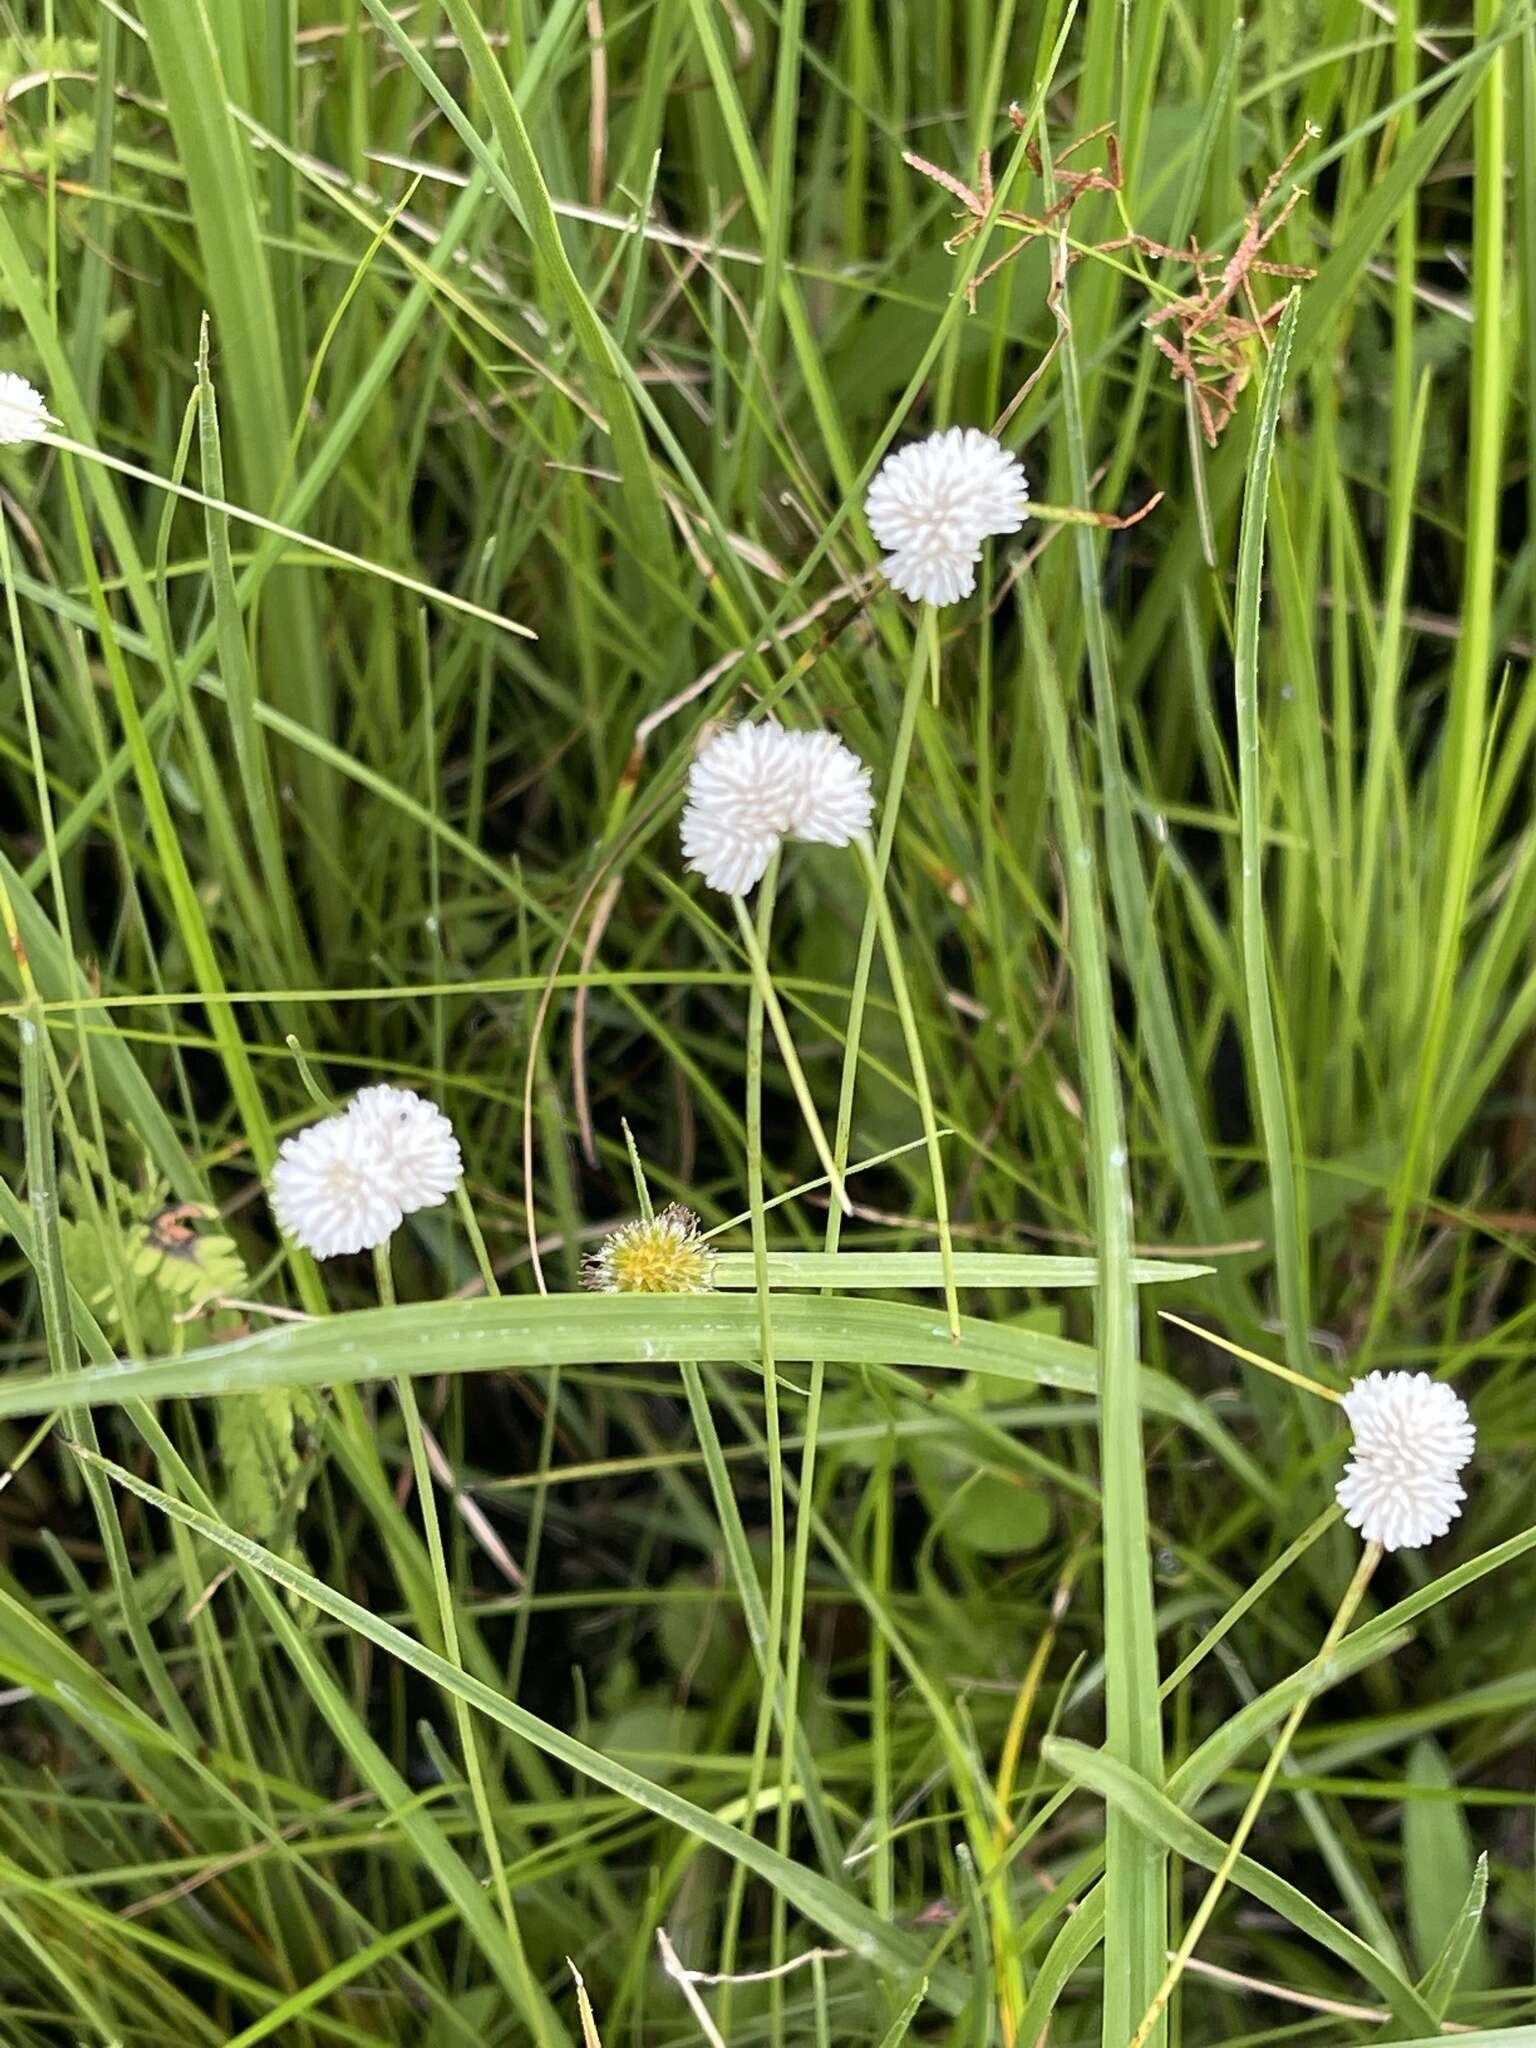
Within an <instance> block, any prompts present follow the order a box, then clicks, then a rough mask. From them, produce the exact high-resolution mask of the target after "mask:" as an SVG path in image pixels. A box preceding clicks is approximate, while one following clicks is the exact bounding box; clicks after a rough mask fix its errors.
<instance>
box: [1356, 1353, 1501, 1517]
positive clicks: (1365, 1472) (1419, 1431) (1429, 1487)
mask: <svg viewBox="0 0 1536 2048" xmlns="http://www.w3.org/2000/svg"><path fill="white" fill-rule="evenodd" d="M1344 1412H1345V1414H1346V1415H1347V1416H1348V1417H1349V1421H1350V1427H1351V1428H1352V1429H1353V1430H1354V1433H1355V1441H1354V1445H1353V1452H1354V1455H1353V1456H1352V1457H1351V1459H1350V1461H1349V1463H1348V1464H1347V1465H1346V1466H1345V1468H1344V1477H1343V1478H1342V1479H1341V1480H1340V1481H1339V1484H1338V1488H1337V1497H1338V1502H1339V1505H1340V1507H1341V1508H1343V1510H1344V1519H1345V1520H1346V1521H1347V1522H1348V1523H1349V1525H1350V1527H1351V1528H1352V1529H1358V1530H1359V1531H1360V1534H1361V1535H1362V1536H1363V1537H1364V1538H1365V1540H1366V1542H1367V1543H1379V1544H1380V1545H1381V1547H1382V1549H1383V1550H1417V1549H1418V1548H1419V1547H1420V1546H1421V1545H1422V1544H1425V1543H1428V1542H1429V1541H1430V1540H1431V1539H1432V1538H1433V1537H1436V1536H1443V1535H1444V1534H1445V1532H1446V1530H1447V1529H1449V1528H1450V1526H1451V1524H1452V1522H1454V1521H1455V1519H1456V1517H1457V1516H1458V1515H1459V1514H1460V1513H1461V1504H1462V1502H1463V1501H1464V1500H1465V1499H1466V1497H1467V1496H1466V1493H1465V1491H1464V1489H1463V1488H1462V1487H1461V1485H1460V1484H1459V1482H1458V1478H1457V1475H1458V1474H1459V1473H1460V1471H1461V1468H1462V1466H1463V1465H1465V1464H1466V1462H1467V1460H1468V1459H1469V1458H1470V1457H1471V1455H1472V1453H1473V1450H1474V1449H1475V1448H1476V1445H1477V1431H1476V1429H1475V1428H1474V1427H1473V1424H1472V1417H1471V1416H1470V1415H1469V1414H1468V1412H1467V1404H1466V1402H1465V1401H1463V1400H1462V1398H1461V1396H1460V1395H1459V1394H1457V1393H1454V1392H1453V1391H1452V1390H1451V1388H1450V1387H1448V1386H1447V1385H1446V1384H1445V1382H1444V1381H1443V1380H1433V1379H1431V1378H1430V1376H1429V1374H1428V1373H1424V1372H1373V1373H1372V1374H1371V1375H1370V1376H1369V1378H1367V1379H1363V1380H1356V1381H1355V1383H1354V1385H1353V1386H1352V1387H1351V1388H1350V1390H1349V1392H1348V1393H1347V1394H1346V1395H1345V1396H1344Z"/></svg>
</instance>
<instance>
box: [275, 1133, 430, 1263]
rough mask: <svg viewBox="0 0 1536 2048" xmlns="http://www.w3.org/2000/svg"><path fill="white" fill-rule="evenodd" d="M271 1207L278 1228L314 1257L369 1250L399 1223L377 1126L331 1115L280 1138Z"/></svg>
mask: <svg viewBox="0 0 1536 2048" xmlns="http://www.w3.org/2000/svg"><path fill="white" fill-rule="evenodd" d="M272 1210H273V1213H274V1215H275V1216H276V1217H277V1220H278V1223H279V1225H280V1226H281V1228H282V1230H283V1233H284V1235H285V1236H287V1237H291V1238H292V1239H293V1241H294V1243H295V1244H296V1245H298V1247H299V1249H300V1250H301V1251H306V1252H313V1253H314V1255H315V1257H316V1258H317V1259H334V1258H336V1257H338V1256H339V1255H340V1254H341V1253H342V1252H366V1251H372V1250H373V1249H374V1247H375V1246H376V1245H381V1244H385V1243H387V1242H388V1240H389V1238H390V1237H391V1236H392V1234H393V1233H394V1232H395V1231H396V1230H398V1229H399V1227H400V1216H401V1211H400V1204H399V1203H398V1202H397V1201H396V1200H395V1198H394V1195H393V1193H392V1192H391V1188H390V1181H389V1173H388V1162H387V1160H386V1158H385V1153H384V1147H383V1144H382V1141H381V1140H380V1137H379V1135H378V1132H377V1131H376V1130H374V1129H372V1128H371V1127H370V1126H369V1124H368V1123H367V1122H365V1121H362V1120H360V1119H358V1118H356V1117H352V1116H328V1117H324V1118H322V1120H321V1121H320V1122H319V1123H317V1124H311V1125H310V1126H309V1128H308V1129H307V1130H303V1131H299V1132H296V1133H295V1135H294V1136H293V1137H291V1138H285V1139H284V1140H283V1142H282V1144H281V1146H280V1147H279V1148H278V1154H277V1161H276V1164H275V1165H274V1166H273V1168H272Z"/></svg>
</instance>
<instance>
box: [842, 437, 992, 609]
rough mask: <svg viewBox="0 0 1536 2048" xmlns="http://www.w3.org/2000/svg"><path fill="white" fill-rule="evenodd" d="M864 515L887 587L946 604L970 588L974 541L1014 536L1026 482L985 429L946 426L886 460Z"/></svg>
mask: <svg viewBox="0 0 1536 2048" xmlns="http://www.w3.org/2000/svg"><path fill="white" fill-rule="evenodd" d="M864 515H865V517H866V518H867V519H868V521H869V527H870V531H871V533H873V535H874V536H875V539H876V540H877V541H878V542H879V544H880V546H881V547H882V548H884V549H885V550H886V554H885V560H884V561H883V562H882V564H881V567H882V568H883V569H884V571H885V575H886V580H887V582H888V583H889V584H890V585H891V588H892V589H893V590H899V591H900V592H901V593H902V595H903V596H905V597H911V598H916V599H919V600H926V601H927V602H928V603H929V604H936V605H943V604H954V603H955V602H957V600H958V599H960V598H962V597H969V596H970V594H971V592H972V591H973V590H974V589H975V588H976V565H977V563H978V562H979V561H980V560H981V544H982V542H983V541H984V540H986V539H988V538H989V537H990V536H991V535H993V534H1000V533H1017V532H1018V530H1019V528H1020V527H1021V526H1022V525H1023V524H1024V521H1025V520H1026V519H1027V518H1028V517H1029V484H1028V482H1027V480H1026V479H1025V475H1024V471H1023V468H1022V466H1021V464H1020V462H1019V459H1018V457H1017V456H1016V455H1010V454H1009V452H1008V450H1007V449H1006V448H1005V447H1004V446H1003V444H1002V443H1001V442H1000V441H998V440H995V439H994V438H993V436H992V435H991V434H984V433H982V431H981V430H980V428H979V427H949V428H947V429H946V430H945V431H943V432H942V433H937V434H930V435H929V436H928V438H927V439H926V440H925V441H909V442H908V443H907V445H906V446H905V447H904V448H898V449H897V450H896V452H895V454H894V455H888V456H887V457H886V459H885V461H884V462H882V463H881V465H880V467H879V469H878V470H877V471H876V472H875V477H874V481H873V482H872V483H871V484H870V487H869V493H868V495H867V497H866V498H865V500H864Z"/></svg>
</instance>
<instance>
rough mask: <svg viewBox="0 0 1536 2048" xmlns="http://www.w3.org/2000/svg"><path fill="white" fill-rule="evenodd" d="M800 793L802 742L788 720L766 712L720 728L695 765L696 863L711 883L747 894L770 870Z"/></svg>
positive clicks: (692, 841)
mask: <svg viewBox="0 0 1536 2048" xmlns="http://www.w3.org/2000/svg"><path fill="white" fill-rule="evenodd" d="M794 800H795V749H794V746H793V744H792V738H791V735H790V734H789V733H787V732H786V731H785V730H784V728H783V726H782V725H779V724H777V723H776V722H775V721H774V720H773V719H771V718H764V719H759V720H758V721H757V722H756V723H755V724H751V725H737V726H732V728H731V730H730V731H729V732H723V733H719V734H717V736H716V737H715V738H714V739H712V740H710V741H709V742H708V743H707V744H706V745H705V746H703V747H701V748H700V749H699V751H698V753H697V754H696V755H695V756H694V759H693V766H692V767H691V768H690V769H689V771H688V803H687V807H686V808H685V810H684V811H683V826H682V831H683V853H684V855H685V856H686V859H687V865H688V867H689V868H690V869H691V870H693V871H694V872H696V873H698V874H701V875H702V876H703V877H704V880H705V881H706V882H707V883H708V885H709V887H710V888H711V889H723V890H724V891H725V892H726V894H727V895H729V896H745V895H746V893H747V891H748V890H749V889H754V888H756V886H757V884H758V883H759V882H760V881H761V880H762V879H763V876H764V875H765V874H766V873H767V870H768V863H769V861H771V860H772V859H773V856H774V854H775V853H776V852H777V851H778V846H779V841H780V840H781V839H782V838H783V836H784V833H785V831H786V829H787V828H788V824H789V817H790V813H791V811H792V809H793V807H794Z"/></svg>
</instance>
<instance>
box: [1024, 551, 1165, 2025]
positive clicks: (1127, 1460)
mask: <svg viewBox="0 0 1536 2048" xmlns="http://www.w3.org/2000/svg"><path fill="white" fill-rule="evenodd" d="M1021 596H1022V608H1023V613H1024V624H1025V632H1026V639H1027V644H1028V646H1029V650H1030V653H1031V655H1032V657H1033V668H1034V678H1033V680H1034V684H1035V688H1036V692H1037V696H1038V700H1039V703H1040V709H1041V719H1042V723H1043V725H1044V728H1045V737H1046V748H1047V752H1048V755H1049V758H1050V767H1051V782H1052V789H1053V793H1054V797H1055V804H1056V816H1057V823H1058V829H1059V831H1060V836H1061V853H1062V866H1063V868H1064V870H1065V873H1066V886H1067V901H1068V905H1069V908H1070V912H1071V949H1070V957H1071V962H1072V971H1073V980H1074V984H1075V987H1076V992H1077V1004H1076V1008H1077V1021H1078V1031H1079V1034H1080V1037H1081V1043H1082V1057H1083V1068H1084V1082H1085V1095H1086V1108H1087V1144H1088V1155H1089V1162H1088V1163H1089V1176H1090V1183H1091V1187H1092V1191H1093V1218H1094V1228H1095V1232H1096V1234H1097V1236H1098V1240H1099V1257H1100V1260H1101V1262H1102V1263H1101V1277H1100V1285H1099V1293H1098V1297H1097V1309H1098V1317H1097V1326H1098V1343H1099V1354H1100V1359H1101V1364H1102V1373H1103V1379H1102V1386H1101V1391H1100V1396H1099V1414H1100V1421H1099V1436H1100V1461H1101V1465H1102V1486H1103V1497H1104V1637H1105V1660H1106V1673H1105V1711H1106V1716H1107V1742H1106V1747H1107V1749H1108V1751H1109V1753H1110V1754H1111V1755H1112V1756H1114V1757H1116V1758H1118V1759H1119V1760H1120V1761H1121V1762H1122V1763H1124V1764H1125V1765H1126V1766H1127V1767H1128V1768H1129V1769H1131V1770H1133V1771H1134V1772H1135V1773H1136V1774H1137V1776H1138V1777H1141V1778H1144V1779H1146V1780H1147V1781H1148V1782H1149V1783H1151V1784H1154V1785H1160V1784H1161V1782H1162V1776H1163V1756H1162V1729H1161V1717H1160V1715H1159V1711H1158V1704H1157V1701H1158V1682H1157V1630H1156V1624H1155V1620H1154V1616H1153V1606H1152V1572H1151V1558H1150V1555H1149V1551H1148V1538H1147V1494H1146V1477H1145V1467H1144V1462H1143V1451H1142V1441H1141V1416H1140V1411H1139V1408H1138V1406H1137V1399H1136V1362H1137V1329H1136V1286H1135V1282H1134V1280H1133V1279H1132V1278H1131V1214H1132V1208H1131V1189H1130V1180H1129V1175H1128V1172H1127V1164H1128V1154H1127V1148H1126V1135H1125V1121H1124V1113H1123V1110H1122V1108H1121V1102H1120V1089H1119V1082H1118V1078H1117V1074H1116V1069H1115V1047H1114V1004H1113V996H1112V994H1111V990H1110V980H1109V950H1108V941H1107V938H1106V935H1105V931H1104V919H1103V910H1102V906H1101V903H1100V898H1099V891H1098V884H1097V878H1096V866H1095V860H1094V848H1093V842H1092V839H1091V838H1090V836H1089V832H1088V825H1087V820H1086V818H1085V816H1084V811H1083V802H1082V797H1081V794H1080V785H1079V780H1078V771H1077V768H1076V766H1075V764H1074V761H1073V758H1072V744H1071V738H1070V735H1069V732H1068V727H1067V711H1066V705H1065V703H1064V702H1063V700H1062V695H1061V686H1060V684H1059V682H1058V680H1057V676H1056V668H1055V660H1054V656H1053V654H1052V652H1051V648H1050V644H1049V642H1048V640H1047V638H1046V632H1045V624H1044V620H1043V619H1042V617H1041V616H1040V609H1039V599H1038V597H1037V596H1036V593H1035V589H1034V585H1033V584H1032V583H1027V582H1026V583H1024V584H1022V585H1021ZM1105 772H1107V769H1106V771H1105ZM1105 1853H1106V1897H1107V1906H1106V1912H1107V1914H1108V1919H1109V1936H1108V1938H1109V1939H1110V1941H1111V1944H1112V1946H1113V1949H1114V1952H1115V1956H1116V1964H1115V1967H1114V1968H1113V1969H1112V1970H1110V1971H1108V1972H1107V1973H1106V1976H1105V1985H1104V2016H1103V2039H1104V2048H1125V2042H1126V2039H1127V2037H1128V2035H1129V2033H1130V2030H1131V2027H1132V2025H1133V2024H1134V2021H1135V2018H1136V2017H1137V2015H1139V2014H1140V2013H1141V2012H1143V2011H1144V2010H1145V2009H1146V2006H1147V2003H1148V2001H1149V2000H1150V1999H1151V1997H1152V1996H1153V1995H1154V1993H1155V1991H1156V1987H1157V1981H1158V1974H1159V1970H1160V1967H1161V1963H1162V1957H1163V1952H1164V1947H1165V1944H1166V1941H1167V1928H1168V1893H1167V1885H1168V1873H1167V1860H1166V1857H1165V1856H1164V1853H1163V1851H1162V1849H1161V1848H1160V1847H1159V1845H1158V1844H1157V1843H1156V1842H1155V1841H1152V1840H1150V1839H1149V1838H1148V1837H1147V1836H1145V1835H1143V1834H1142V1833H1140V1832H1139V1831H1138V1830H1137V1829H1136V1828H1135V1827H1134V1826H1133V1825H1132V1824H1131V1823H1130V1822H1129V1821H1128V1820H1127V1819H1126V1818H1125V1816H1124V1815H1123V1814H1120V1815H1117V1814H1114V1813H1111V1816H1110V1820H1109V1827H1108V1837H1107V1844H1106V1852H1105Z"/></svg>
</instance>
